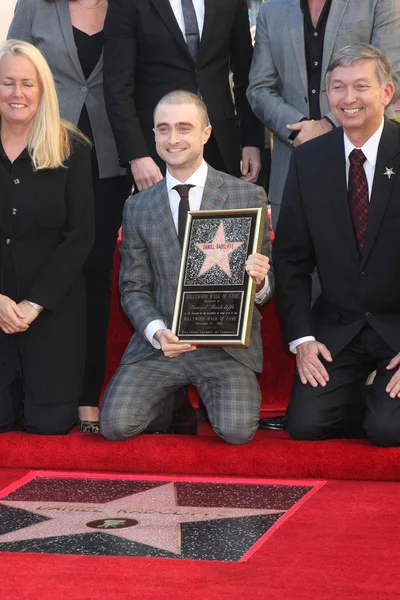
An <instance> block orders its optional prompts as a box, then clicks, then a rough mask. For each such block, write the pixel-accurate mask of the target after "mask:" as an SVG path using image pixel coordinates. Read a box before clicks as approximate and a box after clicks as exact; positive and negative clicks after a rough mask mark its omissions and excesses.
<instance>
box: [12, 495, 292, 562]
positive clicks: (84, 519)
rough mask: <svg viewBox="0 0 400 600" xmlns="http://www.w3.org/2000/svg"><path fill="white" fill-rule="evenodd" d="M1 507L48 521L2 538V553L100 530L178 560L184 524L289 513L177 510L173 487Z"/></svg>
mask: <svg viewBox="0 0 400 600" xmlns="http://www.w3.org/2000/svg"><path fill="white" fill-rule="evenodd" d="M1 506H5V507H10V508H12V509H20V510H23V511H29V513H31V514H34V515H40V516H41V517H45V518H46V520H44V521H42V522H40V523H36V524H33V525H29V526H26V527H22V528H19V529H17V530H14V531H11V532H9V533H6V534H3V535H0V551H1V550H2V549H3V548H2V546H3V547H4V544H7V549H9V544H10V542H22V541H26V540H43V539H46V538H56V537H60V536H73V535H77V534H78V535H79V534H81V535H82V534H90V533H93V531H94V530H96V531H101V533H103V534H106V535H108V536H114V537H118V538H123V539H124V540H129V541H131V542H136V543H139V544H144V545H145V546H151V547H153V548H157V549H159V550H164V551H167V552H169V553H172V554H175V555H177V557H178V556H179V555H180V554H181V531H180V526H181V524H184V523H200V522H210V521H217V520H218V521H221V520H225V519H237V518H240V517H257V516H266V515H276V518H278V517H279V516H280V515H282V514H283V513H284V512H285V510H276V509H274V510H271V509H250V508H225V507H222V508H218V507H203V506H202V507H196V506H179V505H178V504H177V503H176V494H175V484H174V483H167V484H165V485H161V486H160V487H157V488H155V489H150V490H146V491H144V492H138V493H136V494H132V495H129V496H124V497H123V498H119V499H117V500H113V501H111V502H105V503H102V504H91V503H88V502H72V503H71V502H70V503H65V502H64V503H63V502H54V501H53V502H42V501H35V502H32V501H3V500H2V501H1V502H0V507H1Z"/></svg>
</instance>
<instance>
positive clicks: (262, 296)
mask: <svg viewBox="0 0 400 600" xmlns="http://www.w3.org/2000/svg"><path fill="white" fill-rule="evenodd" d="M270 289H271V284H270V282H269V277H268V275H267V276H266V278H265V283H264V285H263V287H262V288H261V290H260V291H259V292H256V295H255V297H254V302H255V303H256V304H263V302H265V300H266V298H267V297H268V294H269V292H270Z"/></svg>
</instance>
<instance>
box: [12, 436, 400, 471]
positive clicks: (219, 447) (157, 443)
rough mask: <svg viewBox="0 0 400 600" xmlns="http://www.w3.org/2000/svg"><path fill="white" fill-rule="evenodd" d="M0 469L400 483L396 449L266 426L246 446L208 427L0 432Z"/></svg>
mask: <svg viewBox="0 0 400 600" xmlns="http://www.w3.org/2000/svg"><path fill="white" fill-rule="evenodd" d="M0 467H8V468H13V467H19V468H22V467H25V468H37V469H64V470H84V471H91V470H93V471H113V472H131V473H148V474H153V473H154V474H174V473H176V474H183V475H229V476H238V477H240V476H242V477H290V478H317V479H320V478H321V479H357V480H363V479H369V480H377V481H385V480H386V481H387V480H393V481H400V448H374V447H373V446H372V445H371V444H369V443H368V442H366V441H356V440H354V441H353V440H346V441H342V440H331V441H326V442H303V443H300V442H294V441H293V440H290V439H288V438H287V436H286V435H285V434H283V433H276V432H265V431H259V432H258V433H257V435H256V437H255V439H254V440H253V441H252V443H251V444H248V445H246V446H230V445H228V444H226V443H225V442H222V441H221V440H219V439H218V438H217V437H216V436H215V435H214V434H213V433H212V431H211V429H210V427H209V426H207V425H203V426H202V428H201V432H200V435H199V436H197V437H190V436H178V435H141V436H139V437H138V438H136V439H133V440H129V441H127V442H107V441H106V440H104V439H103V438H102V437H101V436H100V435H87V434H80V433H78V432H73V433H72V434H70V435H68V436H60V437H56V436H49V437H47V436H46V437H44V436H32V435H27V434H24V433H8V434H3V435H2V436H0Z"/></svg>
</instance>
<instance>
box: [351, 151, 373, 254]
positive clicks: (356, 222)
mask: <svg viewBox="0 0 400 600" xmlns="http://www.w3.org/2000/svg"><path fill="white" fill-rule="evenodd" d="M349 160H350V168H349V186H348V197H349V206H350V213H351V219H352V222H353V227H354V233H355V235H356V240H357V245H358V249H359V250H360V252H362V249H363V248H364V240H365V232H366V230H367V219H368V209H369V194H368V181H367V177H366V175H365V171H364V166H363V165H364V162H365V160H366V158H365V156H364V154H363V152H362V150H358V149H357V148H354V150H353V151H352V152H351V153H350V155H349Z"/></svg>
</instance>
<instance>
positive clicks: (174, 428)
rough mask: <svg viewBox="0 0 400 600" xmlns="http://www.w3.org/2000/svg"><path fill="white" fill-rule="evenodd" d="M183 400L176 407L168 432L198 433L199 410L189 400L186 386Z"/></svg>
mask: <svg viewBox="0 0 400 600" xmlns="http://www.w3.org/2000/svg"><path fill="white" fill-rule="evenodd" d="M184 390H185V393H184V399H183V402H182V403H181V404H180V406H178V407H177V408H175V410H174V412H173V415H172V421H171V424H170V426H169V427H168V428H167V430H166V433H177V434H183V435H197V429H198V418H197V410H196V409H195V408H194V406H193V405H192V403H191V402H190V400H189V397H188V394H187V389H186V388H184Z"/></svg>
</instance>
